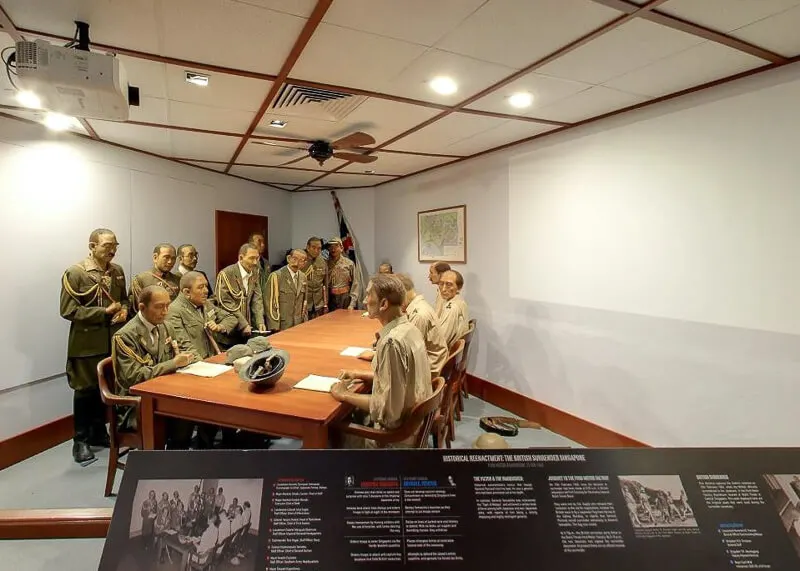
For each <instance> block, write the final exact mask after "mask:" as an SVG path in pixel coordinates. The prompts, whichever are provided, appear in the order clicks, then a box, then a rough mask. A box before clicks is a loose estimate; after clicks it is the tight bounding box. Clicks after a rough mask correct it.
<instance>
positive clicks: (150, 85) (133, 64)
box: [117, 56, 167, 99]
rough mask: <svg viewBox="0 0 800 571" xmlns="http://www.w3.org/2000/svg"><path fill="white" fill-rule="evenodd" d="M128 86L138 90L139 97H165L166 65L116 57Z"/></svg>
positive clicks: (126, 57)
mask: <svg viewBox="0 0 800 571" xmlns="http://www.w3.org/2000/svg"><path fill="white" fill-rule="evenodd" d="M117 57H118V58H119V61H120V64H121V65H122V68H123V69H124V70H125V74H126V75H127V77H128V84H129V85H132V86H134V87H138V88H139V96H140V97H160V98H162V99H163V98H166V97H167V80H166V67H167V66H166V65H165V64H163V63H160V62H157V61H150V60H146V59H139V58H134V57H128V56H117Z"/></svg>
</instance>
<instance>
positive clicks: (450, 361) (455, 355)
mask: <svg viewBox="0 0 800 571" xmlns="http://www.w3.org/2000/svg"><path fill="white" fill-rule="evenodd" d="M465 345H466V342H465V341H464V340H463V339H459V340H458V341H456V342H455V343H453V344H452V345H451V346H450V356H449V357H448V358H447V362H446V363H445V364H444V367H442V377H443V378H444V384H445V385H444V392H443V393H442V404H441V406H440V407H439V410H441V412H442V416H444V417H445V418H448V417H449V415H450V409H451V408H452V404H453V395H454V394H455V391H456V390H457V389H456V387H457V386H458V382H459V380H460V379H461V376H462V374H463V373H462V371H463V370H464V369H465V367H466V364H465V361H464V347H465Z"/></svg>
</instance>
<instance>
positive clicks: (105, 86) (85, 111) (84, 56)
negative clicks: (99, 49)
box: [15, 40, 139, 121]
mask: <svg viewBox="0 0 800 571" xmlns="http://www.w3.org/2000/svg"><path fill="white" fill-rule="evenodd" d="M15 60H16V73H17V80H16V81H17V83H18V87H19V88H20V89H23V90H28V91H31V92H33V93H35V94H36V95H37V96H38V97H39V99H40V100H41V103H42V107H43V108H44V109H47V110H48V111H54V112H57V113H62V114H64V115H69V116H72V117H83V118H87V119H105V120H107V121H127V119H128V116H129V106H130V105H138V104H139V90H138V88H136V87H130V86H129V85H128V81H127V76H126V74H125V68H124V67H123V66H122V64H121V62H120V61H119V59H117V58H116V57H115V56H114V55H112V54H101V53H96V52H91V51H89V50H88V46H87V48H86V49H75V48H72V47H61V46H56V45H52V44H50V43H49V42H46V41H44V40H36V41H32V42H31V41H20V42H17V43H16V56H15Z"/></svg>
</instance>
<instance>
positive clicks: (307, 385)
mask: <svg viewBox="0 0 800 571" xmlns="http://www.w3.org/2000/svg"><path fill="white" fill-rule="evenodd" d="M338 382H339V379H337V378H336V377H321V376H319V375H308V376H307V377H306V378H305V379H303V380H302V381H300V382H298V383H297V384H295V386H294V388H296V389H306V390H308V391H320V392H323V393H329V392H331V387H332V386H333V385H335V384H336V383H338Z"/></svg>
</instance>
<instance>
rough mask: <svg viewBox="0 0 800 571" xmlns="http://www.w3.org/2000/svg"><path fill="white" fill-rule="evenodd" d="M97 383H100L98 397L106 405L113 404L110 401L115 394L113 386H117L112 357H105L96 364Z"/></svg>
mask: <svg viewBox="0 0 800 571" xmlns="http://www.w3.org/2000/svg"><path fill="white" fill-rule="evenodd" d="M97 383H98V384H99V385H100V398H102V399H103V402H104V403H105V404H107V405H111V404H113V403H112V402H110V401H112V400H113V399H114V397H115V396H116V395H115V394H114V390H113V389H114V388H116V386H117V377H116V376H115V374H114V359H113V358H112V357H106V358H105V359H103V360H102V361H100V363H98V365H97Z"/></svg>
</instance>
